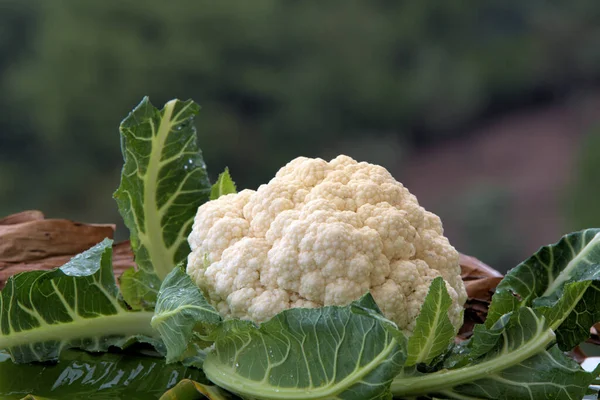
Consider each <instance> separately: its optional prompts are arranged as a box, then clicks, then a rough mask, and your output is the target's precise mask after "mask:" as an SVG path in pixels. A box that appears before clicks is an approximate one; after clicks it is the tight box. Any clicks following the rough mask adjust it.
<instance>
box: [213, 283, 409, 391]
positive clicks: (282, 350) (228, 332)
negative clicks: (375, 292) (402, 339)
mask: <svg viewBox="0 0 600 400" xmlns="http://www.w3.org/2000/svg"><path fill="white" fill-rule="evenodd" d="M363 301H364V302H366V303H367V304H368V303H373V302H372V299H371V298H370V295H367V296H366V298H365V299H363ZM359 303H360V302H359ZM359 305H360V304H359ZM353 309H354V308H353V307H352V306H347V307H335V306H329V307H323V308H317V309H304V308H296V309H290V310H285V311H283V312H281V313H280V314H278V315H276V316H275V317H274V318H273V319H271V320H269V321H267V322H264V323H263V324H261V325H260V326H259V327H257V326H256V325H254V324H253V323H251V322H247V321H241V320H227V321H224V322H223V325H222V326H221V328H220V329H219V330H218V331H217V334H216V335H215V340H216V341H215V345H214V350H212V351H211V352H210V353H209V354H208V356H207V358H206V361H205V362H204V372H205V374H206V376H207V377H208V378H209V379H210V380H211V381H212V382H214V383H215V384H217V385H218V386H220V387H222V388H225V389H227V390H229V391H231V392H233V393H236V394H238V395H240V396H242V397H244V398H253V399H284V398H285V399H305V400H307V399H361V400H362V399H379V398H381V399H383V398H389V396H390V394H389V388H388V386H389V383H390V381H391V380H392V378H393V377H394V376H395V374H396V373H397V372H398V371H399V369H400V367H401V365H402V363H403V362H404V359H405V357H406V355H405V354H404V353H403V349H402V347H401V346H400V345H399V344H398V342H397V341H396V339H395V337H394V334H393V333H391V332H390V330H389V329H388V327H387V326H386V325H385V324H383V323H382V322H381V321H380V320H379V319H378V318H373V317H371V316H369V315H366V314H365V313H363V312H361V313H355V312H353Z"/></svg>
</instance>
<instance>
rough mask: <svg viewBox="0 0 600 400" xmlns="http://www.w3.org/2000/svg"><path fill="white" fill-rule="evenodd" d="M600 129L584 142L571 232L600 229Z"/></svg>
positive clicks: (572, 203) (572, 202) (572, 197)
mask: <svg viewBox="0 0 600 400" xmlns="http://www.w3.org/2000/svg"><path fill="white" fill-rule="evenodd" d="M598 171H600V126H596V127H595V128H593V129H592V130H591V131H590V132H588V133H587V134H586V136H585V137H584V138H583V140H582V141H581V148H580V151H579V157H577V166H576V168H575V180H574V185H573V187H572V190H571V192H570V196H569V202H568V215H569V216H570V217H571V219H570V226H569V227H568V229H569V230H580V229H587V228H600V206H599V204H600V200H598V199H600V178H598Z"/></svg>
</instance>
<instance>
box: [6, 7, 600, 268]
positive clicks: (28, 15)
mask: <svg viewBox="0 0 600 400" xmlns="http://www.w3.org/2000/svg"><path fill="white" fill-rule="evenodd" d="M144 95H149V96H150V98H151V100H152V102H153V103H154V104H155V105H158V106H160V105H162V104H163V103H164V102H165V101H167V100H169V99H171V98H174V97H179V98H193V99H194V100H196V101H197V102H198V103H199V104H201V106H202V107H203V109H202V111H201V114H200V115H199V117H198V118H197V127H198V131H199V141H200V144H201V146H202V148H203V151H204V156H205V160H206V162H207V164H208V167H209V170H210V173H211V176H212V177H213V178H214V177H215V176H216V175H217V174H218V173H219V171H221V170H222V169H223V168H224V167H225V166H229V168H230V170H231V173H232V175H233V177H234V179H235V180H236V181H237V183H238V186H239V187H244V188H246V187H247V188H255V187H256V186H257V185H259V184H260V183H262V182H265V181H267V180H268V179H269V178H270V177H271V176H272V175H273V174H274V172H275V171H276V170H277V169H278V168H279V167H280V166H281V165H282V164H284V163H286V162H287V161H288V160H290V159H291V158H293V157H296V156H299V155H305V156H313V157H317V156H318V157H324V158H327V157H333V156H335V155H337V154H339V153H346V154H349V155H351V156H353V157H355V158H357V159H361V160H367V161H371V162H375V163H378V164H381V165H384V166H385V167H387V168H388V169H389V170H390V171H391V172H392V173H393V174H394V176H395V177H396V178H397V179H398V180H400V181H401V182H403V183H404V184H405V185H406V186H407V187H408V188H409V189H410V190H411V191H412V192H413V193H414V194H416V195H417V197H418V198H419V200H420V202H421V204H423V205H424V206H425V207H426V208H428V209H429V210H431V211H433V212H435V213H437V214H439V215H440V216H441V217H442V220H443V221H444V223H445V228H446V233H447V235H448V236H449V237H450V239H451V241H452V243H453V244H454V245H455V246H456V247H457V248H458V249H459V250H461V251H463V252H466V253H469V254H472V255H475V256H478V257H479V258H481V259H482V260H484V261H486V262H488V263H489V264H491V265H493V266H494V267H496V268H498V269H501V270H505V269H506V268H509V267H511V266H513V265H514V264H515V263H516V262H518V261H520V260H522V259H523V258H524V257H527V256H528V255H529V254H531V253H532V252H533V251H535V250H536V249H537V248H538V247H539V246H540V245H543V244H546V243H549V242H554V241H556V240H557V239H558V238H559V237H560V236H561V235H562V234H564V233H566V232H567V231H571V230H575V229H580V228H585V227H591V226H600V207H599V206H598V203H599V199H600V182H599V179H598V171H600V112H599V111H600V2H599V1H598V0H579V1H578V0H575V1H566V0H565V1H548V0H544V1H538V0H530V1H522V0H488V1H447V2H444V1H434V0H421V1H392V0H387V1H385V0H374V1H366V0H364V1H351V0H349V1H341V0H338V1H335V0H330V1H301V2H292V1H274V0H255V1H213V2H208V1H197V0H194V1H191V0H185V1H184V0H180V1H175V2H166V1H164V0H163V1H158V0H146V1H144V2H140V1H133V0H119V1H116V0H115V1H113V0H107V1H78V0H62V1H61V0H55V1H42V0H38V1H33V0H0V109H1V112H0V215H4V214H9V213H12V212H16V211H19V210H23V209H28V208H35V209H41V210H43V211H44V212H45V213H46V215H47V216H49V217H66V218H71V219H77V220H83V221H86V222H117V221H119V216H118V213H117V211H116V205H115V203H114V201H113V200H112V198H111V193H112V192H113V190H114V189H115V188H116V187H117V185H118V181H119V170H120V167H121V155H120V149H119V140H118V124H119V122H120V121H121V119H123V118H124V117H125V116H126V115H127V113H128V112H129V111H130V110H131V109H132V108H133V107H134V106H135V105H136V104H137V103H138V102H139V101H140V100H141V98H142V97H143V96H144ZM120 236H121V237H125V236H126V232H125V231H124V228H122V227H121V229H120Z"/></svg>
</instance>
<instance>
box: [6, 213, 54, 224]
mask: <svg viewBox="0 0 600 400" xmlns="http://www.w3.org/2000/svg"><path fill="white" fill-rule="evenodd" d="M40 219H44V213H42V212H41V211H38V210H28V211H22V212H20V213H16V214H11V215H8V216H6V217H4V218H0V225H14V224H20V223H21V222H27V221H37V220H40Z"/></svg>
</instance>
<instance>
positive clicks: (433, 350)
mask: <svg viewBox="0 0 600 400" xmlns="http://www.w3.org/2000/svg"><path fill="white" fill-rule="evenodd" d="M451 305H452V299H451V298H450V295H449V294H448V291H447V290H446V285H445V283H444V279H443V278H441V277H438V278H435V279H434V280H433V282H432V283H431V286H430V287H429V292H428V293H427V296H426V297H425V302H424V303H423V305H422V306H421V312H420V314H419V316H418V317H417V321H416V325H415V329H414V331H413V334H412V336H410V337H409V339H408V347H407V348H408V357H407V359H406V364H405V365H406V366H411V365H415V364H418V363H426V364H429V363H430V362H431V361H432V360H433V359H434V358H436V357H437V356H439V355H440V354H442V353H443V352H444V351H446V350H447V349H448V346H450V344H451V343H452V342H453V341H454V336H455V335H456V332H455V329H454V326H453V325H452V322H450V319H449V318H448V309H449V308H450V306H451Z"/></svg>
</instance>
